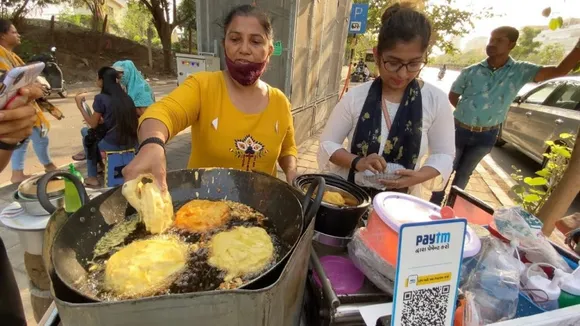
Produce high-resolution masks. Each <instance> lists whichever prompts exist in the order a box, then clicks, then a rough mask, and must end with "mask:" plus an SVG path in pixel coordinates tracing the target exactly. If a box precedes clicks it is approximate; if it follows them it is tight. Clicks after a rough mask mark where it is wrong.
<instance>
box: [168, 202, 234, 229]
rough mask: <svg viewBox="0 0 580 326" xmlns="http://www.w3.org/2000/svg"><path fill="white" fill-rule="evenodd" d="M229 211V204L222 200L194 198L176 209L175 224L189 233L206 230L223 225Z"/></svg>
mask: <svg viewBox="0 0 580 326" xmlns="http://www.w3.org/2000/svg"><path fill="white" fill-rule="evenodd" d="M230 213H231V209H230V206H229V205H228V204H227V203H225V202H223V201H210V200H204V199H194V200H192V201H190V202H188V203H187V204H185V205H183V207H181V208H180V209H179V210H178V211H177V214H175V226H176V227H177V228H179V229H182V230H186V231H189V232H191V233H199V232H207V231H210V230H212V229H215V228H218V227H221V226H224V225H225V224H226V223H227V222H228V221H229V220H230V218H231V214H230Z"/></svg>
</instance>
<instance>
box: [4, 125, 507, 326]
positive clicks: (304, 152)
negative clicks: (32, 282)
mask: <svg viewBox="0 0 580 326" xmlns="http://www.w3.org/2000/svg"><path fill="white" fill-rule="evenodd" d="M318 136H319V134H316V135H314V136H312V137H311V138H310V139H308V140H306V141H305V142H304V143H302V144H301V146H300V147H299V151H298V153H299V157H298V173H299V174H305V173H314V172H317V171H318V164H317V163H316V153H317V151H318ZM190 137H191V135H190V132H189V131H184V132H182V133H181V134H179V135H178V136H177V137H175V138H174V139H173V140H171V141H170V142H169V144H168V145H167V156H168V157H169V158H170V159H169V160H168V162H167V169H168V170H175V169H182V168H185V167H186V165H187V161H188V159H189V153H190ZM77 167H78V168H79V170H80V171H81V173H83V175H86V165H85V164H84V163H80V164H77ZM278 177H280V178H281V179H283V180H284V175H283V173H282V171H281V170H280V169H279V170H278ZM494 184H495V182H494V181H493V178H491V176H490V175H489V174H488V173H487V172H486V171H485V169H483V168H481V167H478V170H477V171H476V172H474V175H473V176H472V177H471V181H470V182H469V185H468V186H467V192H469V193H471V194H472V195H474V196H476V197H477V198H480V199H481V200H483V201H485V202H486V203H488V204H489V205H491V206H493V207H494V208H496V207H499V206H501V205H502V202H501V200H500V198H498V195H496V194H494V192H493V191H492V189H493V188H494ZM496 186H497V185H496ZM15 190H16V186H8V187H4V188H0V208H1V209H3V208H4V207H5V206H6V205H8V204H9V202H10V199H9V198H10V196H11V195H12V193H13V192H14V191H15ZM429 196H430V194H429V193H425V194H424V196H423V197H424V198H425V199H428V198H429ZM499 197H501V194H500V195H499ZM0 237H2V239H3V240H4V242H5V244H6V248H7V249H8V255H9V257H10V261H11V262H12V266H13V267H14V273H15V275H16V279H17V281H18V286H19V287H20V295H21V297H22V301H23V303H24V306H25V311H26V315H27V317H28V323H29V325H36V322H35V321H34V318H33V315H32V307H31V305H30V292H29V289H28V277H27V275H26V270H25V268H24V252H23V250H22V247H21V246H20V244H19V241H18V236H17V234H16V233H15V232H14V231H11V230H8V229H6V228H5V227H3V226H0Z"/></svg>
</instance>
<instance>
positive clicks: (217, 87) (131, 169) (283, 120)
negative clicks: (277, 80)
mask: <svg viewBox="0 0 580 326" xmlns="http://www.w3.org/2000/svg"><path fill="white" fill-rule="evenodd" d="M224 33H225V37H224V40H223V45H224V48H225V61H226V66H227V70H226V71H219V72H201V73H197V74H194V75H192V76H190V77H189V78H188V79H187V80H186V81H185V82H184V83H183V84H182V85H180V86H179V87H178V88H177V89H175V90H174V91H173V92H172V93H171V94H169V95H168V96H167V97H165V98H164V99H162V100H161V101H159V102H157V103H155V104H153V105H152V106H151V107H149V108H148V109H147V110H146V111H145V113H144V114H143V116H142V117H141V119H140V129H139V141H140V150H139V154H138V155H137V156H136V158H135V159H134V160H133V161H132V162H131V164H129V165H128V166H127V167H126V168H125V169H124V170H123V175H124V176H125V179H126V180H132V179H134V178H136V177H137V176H138V175H139V174H142V173H148V172H149V173H152V174H153V175H154V176H155V178H156V179H157V180H159V181H160V183H161V185H160V186H161V188H162V189H165V188H166V184H165V177H166V157H165V143H166V142H167V141H168V140H170V139H171V138H172V137H174V136H175V135H177V134H178V133H179V132H181V131H182V130H184V129H185V128H187V127H191V146H192V151H191V154H190V158H189V163H188V165H187V167H188V168H203V167H226V168H235V169H240V170H245V171H253V170H255V171H260V172H264V173H268V174H271V175H274V176H275V175H276V173H277V172H276V162H278V163H279V164H280V167H281V168H282V170H283V171H284V173H285V175H286V179H287V180H288V181H291V180H292V179H293V178H294V177H295V175H296V155H297V149H296V142H295V140H294V126H293V122H292V115H291V113H290V103H289V102H288V99H287V98H286V96H285V95H284V94H283V93H282V92H281V91H280V90H279V89H276V88H274V87H271V86H269V85H268V84H266V83H265V82H263V81H262V80H260V76H261V75H262V74H263V73H264V71H265V69H266V66H267V65H268V62H269V60H270V56H271V55H272V52H273V44H272V40H273V33H272V24H271V22H270V19H269V17H268V16H267V14H265V13H264V12H263V11H262V10H260V9H258V8H257V7H254V6H251V5H242V6H239V7H236V8H234V9H233V10H232V11H231V12H230V13H229V14H228V15H227V17H226V19H225V21H224Z"/></svg>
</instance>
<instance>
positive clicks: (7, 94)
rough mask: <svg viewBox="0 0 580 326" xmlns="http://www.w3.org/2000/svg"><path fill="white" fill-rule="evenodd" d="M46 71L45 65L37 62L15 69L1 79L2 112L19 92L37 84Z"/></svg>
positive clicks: (0, 98) (0, 103)
mask: <svg viewBox="0 0 580 326" xmlns="http://www.w3.org/2000/svg"><path fill="white" fill-rule="evenodd" d="M43 69H44V63H42V62H37V63H32V64H29V65H25V66H20V67H15V68H13V69H11V70H10V71H8V72H7V73H5V74H4V75H2V76H1V77H0V110H4V108H5V107H6V104H8V102H9V101H10V100H12V99H13V98H14V97H15V96H16V95H17V94H18V90H19V89H20V88H22V87H24V86H29V85H32V84H34V83H35V81H36V78H37V77H38V76H39V75H40V73H41V72H42V70H43Z"/></svg>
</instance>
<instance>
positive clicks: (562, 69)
mask: <svg viewBox="0 0 580 326" xmlns="http://www.w3.org/2000/svg"><path fill="white" fill-rule="evenodd" d="M518 37H519V32H518V30H517V29H515V28H513V27H509V26H503V27H499V28H497V29H495V30H494V31H493V32H492V33H491V38H490V39H489V44H488V45H487V48H486V52H487V55H488V57H487V59H485V60H484V61H482V62H480V63H478V64H475V65H472V66H469V67H467V68H465V69H463V70H462V71H461V74H459V76H458V77H457V80H455V82H454V83H453V86H451V91H450V92H449V100H450V101H451V104H453V106H455V112H454V116H455V147H456V153H457V154H456V156H455V162H454V167H453V168H454V170H455V177H454V179H453V185H454V186H458V187H459V188H462V189H465V187H466V186H467V183H468V182H469V178H470V177H471V174H472V173H473V170H475V168H476V167H477V164H479V162H480V161H481V159H483V158H484V157H485V156H486V155H487V154H488V153H490V152H491V150H492V148H493V146H494V144H495V142H496V140H497V137H498V134H499V131H500V128H501V125H502V123H503V122H504V121H505V119H506V116H507V112H508V110H509V107H510V105H511V103H512V102H513V101H514V99H515V97H516V95H517V94H518V92H519V91H520V89H521V88H522V87H523V86H524V85H525V84H527V83H530V82H538V83H539V82H542V81H545V80H549V79H552V78H556V77H561V76H565V75H566V74H567V73H569V72H570V70H572V69H573V68H574V67H575V66H576V65H577V64H578V62H579V61H580V39H579V41H578V43H577V44H576V47H575V48H574V49H573V50H572V52H570V53H569V54H568V55H567V56H566V57H565V58H564V60H562V62H561V63H560V64H559V65H558V66H551V67H542V66H538V65H535V64H533V63H529V62H522V61H515V60H514V59H512V58H511V57H510V52H511V50H513V48H514V47H515V46H516V44H517V41H518ZM444 197H445V191H440V192H435V193H433V195H432V196H431V202H432V203H434V204H437V205H441V203H442V202H443V198H444Z"/></svg>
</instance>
